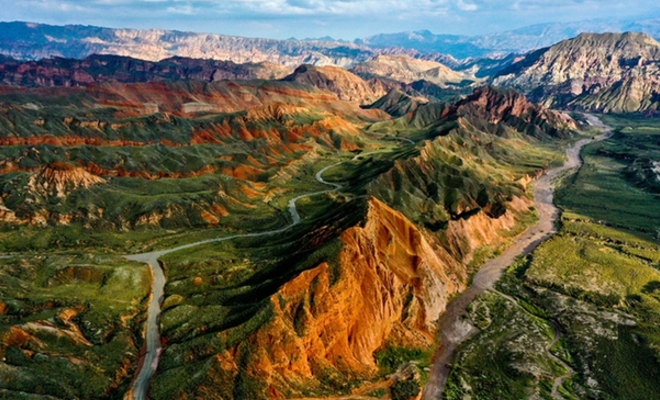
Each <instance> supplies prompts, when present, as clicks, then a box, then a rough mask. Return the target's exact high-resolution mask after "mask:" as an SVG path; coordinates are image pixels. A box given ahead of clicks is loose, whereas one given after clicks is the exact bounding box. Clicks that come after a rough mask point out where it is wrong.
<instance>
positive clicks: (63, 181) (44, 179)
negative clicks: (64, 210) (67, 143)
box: [28, 162, 106, 197]
mask: <svg viewBox="0 0 660 400" xmlns="http://www.w3.org/2000/svg"><path fill="white" fill-rule="evenodd" d="M103 183H106V180H105V179H103V178H101V177H99V176H96V175H92V174H90V173H89V172H87V171H86V170H85V169H84V168H82V167H76V166H74V165H71V164H69V163H66V162H54V163H51V164H49V165H48V166H46V167H45V168H43V169H42V170H41V171H39V172H38V173H36V174H34V175H32V176H31V177H30V179H29V180H28V187H29V188H30V190H32V191H34V192H36V193H39V194H41V195H44V196H55V197H65V196H67V195H68V194H69V193H71V192H72V191H74V190H76V189H78V188H81V187H83V188H89V187H91V186H93V185H100V184H103Z"/></svg>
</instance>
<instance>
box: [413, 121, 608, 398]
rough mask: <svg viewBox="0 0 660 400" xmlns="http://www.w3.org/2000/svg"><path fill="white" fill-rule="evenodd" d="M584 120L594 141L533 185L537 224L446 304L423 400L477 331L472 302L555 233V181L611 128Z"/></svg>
mask: <svg viewBox="0 0 660 400" xmlns="http://www.w3.org/2000/svg"><path fill="white" fill-rule="evenodd" d="M588 119H589V122H590V123H591V124H592V125H594V126H598V127H599V128H601V129H602V130H603V133H602V134H601V135H599V136H597V137H596V138H595V139H582V140H580V141H578V142H577V143H575V144H574V145H573V146H571V147H570V148H569V149H567V150H566V155H567V157H568V160H567V161H566V163H565V164H564V165H563V166H561V167H559V168H555V169H552V170H550V171H548V173H547V174H545V175H544V176H543V177H542V178H540V179H539V180H537V181H536V182H535V183H534V198H535V207H536V211H537V213H538V216H539V222H538V223H536V224H535V225H534V226H532V227H530V228H528V229H527V230H526V231H525V232H523V233H522V234H521V235H519V237H518V238H516V239H515V240H514V242H513V243H512V244H511V245H510V246H509V247H508V248H507V250H506V251H504V253H503V254H501V255H500V256H498V257H496V258H493V259H490V260H488V261H487V262H486V263H485V264H484V265H483V267H482V268H481V269H480V270H479V272H478V273H477V274H476V275H475V277H474V279H473V281H472V285H471V286H470V287H469V288H468V289H467V290H466V291H465V292H463V293H462V294H461V295H460V296H459V297H458V298H456V299H454V300H453V301H452V302H451V303H450V304H449V306H448V307H447V311H445V313H444V314H443V316H442V317H441V318H440V321H439V326H440V331H439V338H440V344H439V347H438V350H437V352H436V355H435V357H434V364H433V369H432V371H431V375H430V380H429V382H428V383H427V385H426V387H425V388H424V394H423V396H422V398H423V399H425V400H432V399H438V398H440V397H441V396H442V393H443V390H444V387H445V385H446V383H447V377H448V375H449V373H450V368H451V367H450V362H451V361H452V359H453V358H454V352H455V351H456V349H457V348H458V347H459V346H460V345H461V343H462V342H464V341H466V340H468V339H470V338H471V337H473V336H474V335H475V334H477V332H478V331H479V330H478V329H477V328H476V326H473V325H471V324H470V323H469V322H467V321H465V319H464V318H465V314H466V312H467V310H468V308H469V307H470V306H471V304H472V303H473V302H474V301H475V299H477V297H479V296H481V295H482V294H483V293H485V292H486V291H488V290H492V288H493V286H494V284H495V283H496V282H497V281H498V280H499V279H500V278H501V277H502V274H503V273H504V271H505V270H506V269H507V268H508V267H509V266H510V265H512V264H513V263H514V262H515V259H516V258H517V257H519V256H521V255H523V256H524V255H527V254H530V253H531V252H533V251H534V250H535V249H536V248H537V247H538V246H539V244H541V243H542V242H543V241H545V240H547V239H548V238H550V237H551V236H552V235H553V234H555V233H556V232H557V230H556V228H555V223H556V221H557V218H558V216H559V210H558V209H557V207H556V206H555V205H554V203H553V191H554V187H555V183H556V180H557V178H558V177H560V176H561V175H562V174H564V173H565V172H567V171H571V170H573V169H575V168H579V167H580V166H581V165H582V159H581V157H580V151H581V150H582V148H583V147H584V146H586V145H587V144H589V143H592V142H593V141H600V140H604V139H606V138H608V137H609V136H610V135H611V128H609V127H607V126H604V125H603V124H602V123H601V122H600V120H598V119H597V118H596V117H593V116H588Z"/></svg>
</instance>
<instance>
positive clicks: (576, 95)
mask: <svg viewBox="0 0 660 400" xmlns="http://www.w3.org/2000/svg"><path fill="white" fill-rule="evenodd" d="M659 76H660V43H658V42H657V41H656V40H655V39H653V38H651V37H650V36H647V35H645V34H641V33H622V34H619V33H606V34H586V33H585V34H581V35H579V36H578V37H576V38H575V39H570V40H566V41H563V42H560V43H558V44H556V45H554V46H552V47H549V48H546V49H541V50H538V51H535V52H533V53H531V54H529V55H527V56H526V57H525V58H524V59H523V60H521V61H519V62H517V63H514V64H513V65H511V66H510V67H508V68H506V69H504V70H503V71H501V72H500V73H499V74H498V75H497V76H496V77H495V78H494V80H493V82H494V83H495V84H497V85H506V86H511V87H515V88H517V89H520V90H523V91H524V92H526V93H528V94H529V95H530V96H531V99H532V100H533V101H542V102H544V103H545V104H546V105H549V106H560V107H571V108H576V109H585V110H593V111H601V112H619V113H620V112H637V111H645V110H649V109H653V110H656V109H658V107H659V106H660V78H659Z"/></svg>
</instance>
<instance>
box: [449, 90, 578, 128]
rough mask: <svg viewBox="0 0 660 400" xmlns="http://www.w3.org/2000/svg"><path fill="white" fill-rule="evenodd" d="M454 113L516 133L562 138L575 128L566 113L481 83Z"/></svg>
mask: <svg viewBox="0 0 660 400" xmlns="http://www.w3.org/2000/svg"><path fill="white" fill-rule="evenodd" d="M456 115H457V116H458V117H463V118H466V117H467V118H475V117H476V118H478V119H481V120H485V121H488V122H489V123H491V124H500V123H504V124H506V125H509V126H511V127H513V128H515V129H516V130H518V131H519V132H525V133H527V134H530V135H532V136H535V137H537V138H544V137H547V136H560V137H566V136H568V135H569V134H570V130H572V129H577V126H576V124H575V121H573V119H572V118H570V117H569V116H567V115H565V114H563V113H561V112H558V111H553V110H549V109H547V108H545V107H543V106H542V105H539V104H535V103H532V102H531V101H529V100H528V99H527V97H525V95H523V94H521V93H519V92H517V91H515V90H513V89H503V88H496V87H493V86H482V87H480V88H477V89H475V90H474V92H473V93H472V94H471V95H470V96H468V97H467V98H466V99H464V100H462V101H460V102H458V103H457V104H456Z"/></svg>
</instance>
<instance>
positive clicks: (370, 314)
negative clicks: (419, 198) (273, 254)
mask: <svg viewBox="0 0 660 400" xmlns="http://www.w3.org/2000/svg"><path fill="white" fill-rule="evenodd" d="M341 242H342V243H343V247H342V250H341V252H340V254H339V258H338V261H337V262H338V266H331V265H330V264H329V263H328V262H324V263H322V264H320V265H318V266H317V267H315V268H312V269H310V270H307V271H305V272H303V273H302V274H300V275H299V276H298V277H296V278H295V279H293V280H291V281H289V282H288V283H286V284H285V285H284V286H283V287H282V288H281V289H280V290H279V291H278V293H277V294H275V295H274V296H272V297H271V302H272V306H273V309H274V315H273V317H272V319H271V321H270V322H268V323H267V324H266V325H264V326H263V327H261V328H260V329H259V330H258V331H257V332H256V333H255V334H253V335H252V336H251V337H250V338H249V339H248V342H249V343H250V344H251V348H253V349H255V350H256V351H257V353H258V354H255V356H256V360H258V361H256V362H255V363H254V364H253V365H250V367H249V373H250V374H252V375H254V376H257V377H259V379H260V380H264V381H266V382H268V384H269V386H270V387H269V388H268V389H267V392H270V393H276V392H282V391H287V392H289V391H293V392H296V391H298V390H300V389H302V388H303V387H304V385H312V386H319V385H320V383H319V381H318V379H319V377H321V376H323V375H324V374H327V372H328V371H338V373H341V374H347V375H350V376H362V377H374V376H375V374H376V373H377V366H376V364H375V359H374V353H375V352H376V351H377V350H379V349H381V348H383V347H384V346H385V345H386V344H388V343H389V344H393V345H399V346H413V347H427V346H429V345H431V344H432V343H433V340H434V332H435V330H436V326H435V321H436V319H437V318H438V316H439V315H440V313H442V311H443V310H444V309H445V306H446V304H447V301H448V300H449V298H450V297H451V296H452V295H453V294H455V293H458V292H460V291H461V290H463V289H464V288H465V282H466V279H467V271H466V268H465V267H464V265H463V264H461V263H460V262H458V261H457V260H456V259H455V258H453V257H452V256H451V255H450V254H449V253H448V252H447V251H446V250H445V249H443V248H442V247H441V246H440V244H439V243H438V242H437V241H436V240H435V239H434V238H433V237H431V236H429V235H428V234H426V233H424V232H423V231H421V230H419V229H418V228H417V227H416V226H415V225H413V224H412V223H411V222H410V221H408V220H407V219H406V218H405V216H403V215H402V214H401V213H399V212H397V211H395V210H393V209H392V208H390V207H388V206H386V205H385V204H384V203H381V202H380V201H378V200H375V199H371V200H370V201H369V210H368V214H367V219H366V223H365V225H364V226H355V227H353V228H350V229H348V230H346V231H345V232H344V233H343V234H342V235H341ZM231 353H232V352H231V351H230V352H229V353H228V354H231ZM226 356H227V354H226V355H225V357H226Z"/></svg>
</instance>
